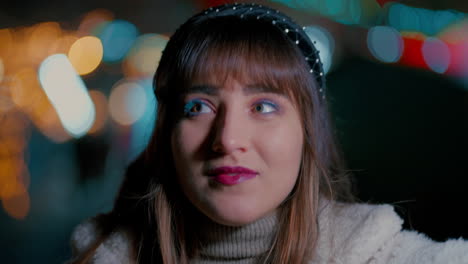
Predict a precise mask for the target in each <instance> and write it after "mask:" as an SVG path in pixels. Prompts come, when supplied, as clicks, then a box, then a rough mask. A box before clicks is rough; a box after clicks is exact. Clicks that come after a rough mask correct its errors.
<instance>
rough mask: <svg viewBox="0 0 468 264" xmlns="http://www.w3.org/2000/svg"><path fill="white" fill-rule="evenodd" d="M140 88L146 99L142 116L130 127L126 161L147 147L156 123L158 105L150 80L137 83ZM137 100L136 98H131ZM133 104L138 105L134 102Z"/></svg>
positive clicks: (132, 158)
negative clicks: (130, 133) (130, 132)
mask: <svg viewBox="0 0 468 264" xmlns="http://www.w3.org/2000/svg"><path fill="white" fill-rule="evenodd" d="M138 84H139V86H140V87H142V88H143V91H144V93H145V97H146V99H145V100H146V103H145V105H146V107H145V109H144V113H143V115H142V116H141V117H140V119H138V121H137V122H135V123H134V124H133V126H132V135H131V139H130V150H129V155H128V161H129V162H130V161H133V160H134V159H135V158H136V157H137V156H138V155H139V154H140V153H141V152H142V151H143V150H144V149H145V148H146V146H147V145H148V143H149V141H150V139H151V135H152V134H153V128H154V124H155V122H156V109H157V106H158V103H157V101H156V97H155V96H154V93H153V85H152V79H151V78H148V79H143V80H140V81H138ZM133 99H137V100H138V98H133ZM134 103H138V101H135V102H134Z"/></svg>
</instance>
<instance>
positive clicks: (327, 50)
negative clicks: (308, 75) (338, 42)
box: [305, 26, 335, 73]
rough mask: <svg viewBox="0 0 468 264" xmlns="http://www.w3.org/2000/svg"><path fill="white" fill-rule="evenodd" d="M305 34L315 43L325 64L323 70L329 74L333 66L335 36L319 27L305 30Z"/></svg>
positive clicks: (310, 27) (309, 27)
mask: <svg viewBox="0 0 468 264" xmlns="http://www.w3.org/2000/svg"><path fill="white" fill-rule="evenodd" d="M305 33H306V34H307V36H309V38H310V40H311V41H312V42H313V43H315V47H316V48H317V50H318V51H319V56H320V59H321V61H322V64H323V70H324V72H325V73H327V72H328V71H329V70H330V68H331V66H332V62H333V52H334V50H335V40H334V39H333V36H332V35H331V34H330V33H329V32H328V31H327V30H326V29H325V28H322V27H319V26H308V27H306V28H305Z"/></svg>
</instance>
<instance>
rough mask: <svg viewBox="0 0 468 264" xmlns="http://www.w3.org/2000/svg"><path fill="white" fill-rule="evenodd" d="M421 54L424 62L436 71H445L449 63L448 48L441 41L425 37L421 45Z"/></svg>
mask: <svg viewBox="0 0 468 264" xmlns="http://www.w3.org/2000/svg"><path fill="white" fill-rule="evenodd" d="M422 54H423V58H424V61H425V62H426V64H427V65H428V66H429V68H431V70H433V71H434V72H437V73H445V72H446V71H447V69H448V67H449V65H450V50H449V48H448V46H447V44H445V43H444V42H443V41H441V40H440V39H437V38H427V39H426V40H425V41H424V43H423V46H422Z"/></svg>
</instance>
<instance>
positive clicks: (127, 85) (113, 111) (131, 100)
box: [109, 80, 148, 125]
mask: <svg viewBox="0 0 468 264" xmlns="http://www.w3.org/2000/svg"><path fill="white" fill-rule="evenodd" d="M147 103H148V99H147V96H146V92H145V89H144V88H143V87H142V86H141V85H140V84H139V83H138V82H135V81H126V80H124V81H121V82H118V83H117V84H116V85H115V86H114V88H113V89H112V92H111V95H110V97H109V113H110V115H111V117H112V118H113V119H114V120H115V121H116V122H118V123H119V124H121V125H131V124H133V123H135V122H136V121H138V120H139V119H140V118H141V117H142V116H143V114H144V113H145V111H146V107H147Z"/></svg>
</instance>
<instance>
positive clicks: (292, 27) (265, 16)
mask: <svg viewBox="0 0 468 264" xmlns="http://www.w3.org/2000/svg"><path fill="white" fill-rule="evenodd" d="M223 16H238V17H239V18H241V19H256V20H261V21H266V22H269V23H271V24H272V25H273V26H275V27H277V28H279V29H280V30H281V31H282V32H284V34H285V35H286V36H287V37H288V39H290V40H291V41H292V42H293V43H294V44H296V45H297V47H298V48H299V50H300V51H301V52H302V55H303V56H304V58H305V60H306V61H307V64H308V65H309V67H310V69H309V72H310V73H311V74H313V76H314V78H315V80H316V81H317V84H318V85H319V93H320V95H321V97H322V99H325V76H324V72H323V66H322V62H321V61H320V57H319V51H318V50H317V48H316V47H315V46H314V44H315V43H316V42H315V41H314V43H312V41H311V40H310V38H309V37H308V36H307V34H306V33H305V31H304V29H305V27H300V26H298V25H297V24H296V23H295V22H294V21H293V20H292V19H291V18H290V17H288V16H286V15H285V14H283V13H281V12H279V11H278V10H275V9H272V8H269V7H266V6H262V5H259V4H246V3H235V4H224V5H220V6H216V7H210V8H208V9H207V10H205V11H202V12H201V13H200V14H198V15H196V16H194V18H199V19H206V18H212V17H223Z"/></svg>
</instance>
